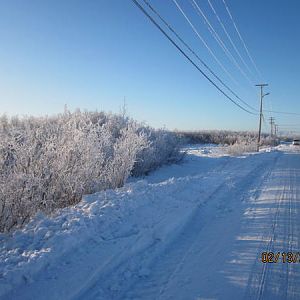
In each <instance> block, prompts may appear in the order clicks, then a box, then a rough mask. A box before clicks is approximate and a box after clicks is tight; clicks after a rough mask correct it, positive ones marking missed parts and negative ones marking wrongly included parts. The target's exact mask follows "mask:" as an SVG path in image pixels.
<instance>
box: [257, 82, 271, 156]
mask: <svg viewBox="0 0 300 300" xmlns="http://www.w3.org/2000/svg"><path fill="white" fill-rule="evenodd" d="M256 86H259V87H260V110H259V127H258V139H257V152H259V146H260V136H261V121H262V118H263V112H262V110H263V109H262V108H263V98H264V96H267V95H269V93H267V94H264V93H263V87H264V86H268V84H266V83H260V84H256Z"/></svg>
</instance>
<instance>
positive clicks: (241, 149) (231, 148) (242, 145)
mask: <svg viewBox="0 0 300 300" xmlns="http://www.w3.org/2000/svg"><path fill="white" fill-rule="evenodd" d="M256 150H257V143H255V142H252V141H251V142H245V141H237V142H236V143H234V144H232V145H228V146H227V147H226V148H225V152H226V153H227V154H230V155H241V154H244V153H249V152H255V151H256Z"/></svg>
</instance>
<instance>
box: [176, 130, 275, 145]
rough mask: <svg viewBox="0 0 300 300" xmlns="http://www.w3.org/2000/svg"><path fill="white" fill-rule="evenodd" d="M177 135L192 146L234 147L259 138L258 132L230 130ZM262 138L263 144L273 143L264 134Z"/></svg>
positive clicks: (186, 132) (190, 132)
mask: <svg viewBox="0 0 300 300" xmlns="http://www.w3.org/2000/svg"><path fill="white" fill-rule="evenodd" d="M177 134H178V136H179V137H180V138H181V139H184V140H185V141H186V142H187V143H190V144H222V145H233V144H235V143H240V142H243V143H253V142H255V141H257V137H258V134H257V132H253V131H230V130H201V131H178V132H177ZM261 138H262V143H263V144H269V143H270V141H271V139H270V138H269V136H268V135H267V134H262V136H261Z"/></svg>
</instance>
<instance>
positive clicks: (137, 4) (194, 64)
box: [132, 0, 255, 115]
mask: <svg viewBox="0 0 300 300" xmlns="http://www.w3.org/2000/svg"><path fill="white" fill-rule="evenodd" d="M132 2H133V3H134V4H135V5H136V6H137V7H138V8H139V9H140V10H141V11H142V12H143V13H144V15H145V16H146V17H147V18H148V19H149V20H150V21H151V22H152V23H153V24H154V25H155V26H156V27H157V28H158V29H159V31H160V32H161V33H162V34H163V35H164V36H165V37H166V38H167V39H168V40H169V41H170V42H171V43H172V45H173V46H174V47H176V49H177V50H178V51H179V52H180V53H181V54H182V55H183V56H184V57H185V58H186V59H187V60H188V61H189V62H190V63H191V64H192V65H193V66H194V67H195V68H196V69H197V70H198V71H199V72H200V73H201V74H202V75H203V76H204V77H205V78H206V79H207V80H208V81H209V82H210V83H211V84H212V85H213V86H214V87H215V88H216V89H217V90H218V91H219V92H221V93H222V94H223V95H224V96H225V97H226V98H227V99H228V100H229V101H231V102H232V103H233V104H235V105H236V106H238V107H239V108H240V109H242V110H243V111H245V112H247V113H249V114H251V115H255V114H254V113H252V112H251V111H249V110H247V109H246V108H244V107H243V106H241V105H240V104H239V103H237V102H236V101H234V100H233V99H232V98H231V97H230V96H228V95H227V94H226V93H225V92H224V91H223V90H222V89H221V88H220V87H219V86H218V85H217V84H216V83H215V82H214V81H213V80H212V79H210V78H209V77H208V75H206V74H205V72H204V71H202V70H201V69H200V68H199V66H198V65H197V64H196V63H195V62H194V61H193V60H192V59H191V58H190V57H189V56H188V55H187V54H186V53H185V52H184V51H183V50H182V49H181V48H180V47H179V46H178V45H177V44H176V42H175V41H174V40H173V39H172V38H171V37H170V36H169V35H168V34H167V33H166V32H165V31H164V30H163V29H162V28H161V26H160V25H159V24H158V23H157V22H156V21H155V20H154V19H153V18H152V17H151V16H150V15H149V14H148V12H147V11H146V10H145V9H144V8H143V7H142V6H141V4H140V3H139V2H138V1H137V0H132Z"/></svg>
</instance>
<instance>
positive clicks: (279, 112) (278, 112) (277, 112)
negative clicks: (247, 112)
mask: <svg viewBox="0 0 300 300" xmlns="http://www.w3.org/2000/svg"><path fill="white" fill-rule="evenodd" d="M264 111H265V112H269V113H273V114H283V115H295V116H300V113H293V112H286V111H275V110H266V109H264Z"/></svg>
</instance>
